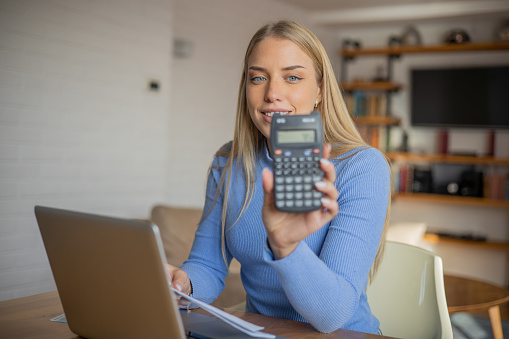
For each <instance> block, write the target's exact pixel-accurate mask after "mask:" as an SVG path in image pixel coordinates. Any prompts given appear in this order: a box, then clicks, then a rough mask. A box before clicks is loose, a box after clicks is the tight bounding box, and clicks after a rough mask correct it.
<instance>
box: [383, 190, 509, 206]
mask: <svg viewBox="0 0 509 339" xmlns="http://www.w3.org/2000/svg"><path fill="white" fill-rule="evenodd" d="M392 198H393V199H394V200H396V201H398V200H400V201H417V202H430V203H434V204H450V205H469V206H482V207H494V208H509V201H506V200H492V199H486V198H476V197H464V196H459V195H445V194H431V193H393V195H392Z"/></svg>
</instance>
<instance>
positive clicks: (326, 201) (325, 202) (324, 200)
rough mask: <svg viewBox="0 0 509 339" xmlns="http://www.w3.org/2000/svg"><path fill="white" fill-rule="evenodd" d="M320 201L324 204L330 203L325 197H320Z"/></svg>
mask: <svg viewBox="0 0 509 339" xmlns="http://www.w3.org/2000/svg"><path fill="white" fill-rule="evenodd" d="M320 201H321V202H322V203H324V204H326V205H327V204H330V199H327V198H322V199H320Z"/></svg>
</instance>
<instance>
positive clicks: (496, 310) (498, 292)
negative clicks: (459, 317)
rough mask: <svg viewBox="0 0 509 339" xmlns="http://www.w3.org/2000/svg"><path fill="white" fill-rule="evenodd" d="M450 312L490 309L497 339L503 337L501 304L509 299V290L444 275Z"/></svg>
mask: <svg viewBox="0 0 509 339" xmlns="http://www.w3.org/2000/svg"><path fill="white" fill-rule="evenodd" d="M444 284H445V296H446V298H447V308H448V310H449V313H450V314H452V313H456V312H471V311H479V310H485V309H487V310H488V314H489V316H490V322H491V328H492V330H493V336H494V338H495V339H499V338H503V337H504V335H503V332H502V320H501V318H500V305H501V304H503V303H506V302H508V301H509V290H507V289H505V288H502V287H499V286H495V285H492V284H489V283H486V282H482V281H477V280H473V279H467V278H461V277H456V276H451V275H444Z"/></svg>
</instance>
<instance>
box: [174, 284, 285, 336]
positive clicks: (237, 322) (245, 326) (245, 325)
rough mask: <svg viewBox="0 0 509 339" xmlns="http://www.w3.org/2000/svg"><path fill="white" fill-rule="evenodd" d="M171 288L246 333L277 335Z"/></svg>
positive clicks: (252, 334)
mask: <svg viewBox="0 0 509 339" xmlns="http://www.w3.org/2000/svg"><path fill="white" fill-rule="evenodd" d="M171 290H172V291H173V292H175V293H176V294H177V295H179V296H181V297H182V298H184V299H186V300H188V301H190V302H193V303H195V304H196V305H198V306H200V307H201V308H203V309H204V310H206V311H207V312H209V313H211V314H212V315H214V316H216V317H217V318H219V319H221V320H223V321H224V322H225V323H227V324H228V325H230V326H232V327H234V328H236V329H238V330H239V331H242V332H243V333H245V334H247V335H249V336H251V337H256V338H267V339H271V338H275V337H276V336H275V335H273V334H270V333H264V332H260V331H261V330H263V327H261V326H258V325H255V324H252V323H250V322H247V321H245V320H242V319H240V318H238V317H236V316H234V315H232V314H230V313H227V312H224V311H222V310H220V309H218V308H217V307H214V306H212V305H209V304H207V303H204V302H203V301H200V300H198V299H195V298H193V297H190V296H188V295H187V294H185V293H182V292H180V291H179V290H176V289H174V288H173V287H172V288H171Z"/></svg>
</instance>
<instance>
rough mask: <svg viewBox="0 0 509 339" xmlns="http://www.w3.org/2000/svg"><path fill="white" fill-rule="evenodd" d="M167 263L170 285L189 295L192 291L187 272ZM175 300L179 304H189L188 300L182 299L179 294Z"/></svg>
mask: <svg viewBox="0 0 509 339" xmlns="http://www.w3.org/2000/svg"><path fill="white" fill-rule="evenodd" d="M167 265H168V272H169V273H170V280H171V286H172V287H173V288H174V289H176V290H178V291H180V292H182V293H184V294H187V295H191V292H192V291H193V289H192V286H191V280H190V279H189V277H188V276H187V273H186V272H184V271H183V270H181V269H180V268H178V267H175V266H173V265H170V264H167ZM177 300H178V304H179V306H187V305H189V302H188V301H187V300H184V299H182V298H181V297H180V296H178V295H177Z"/></svg>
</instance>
